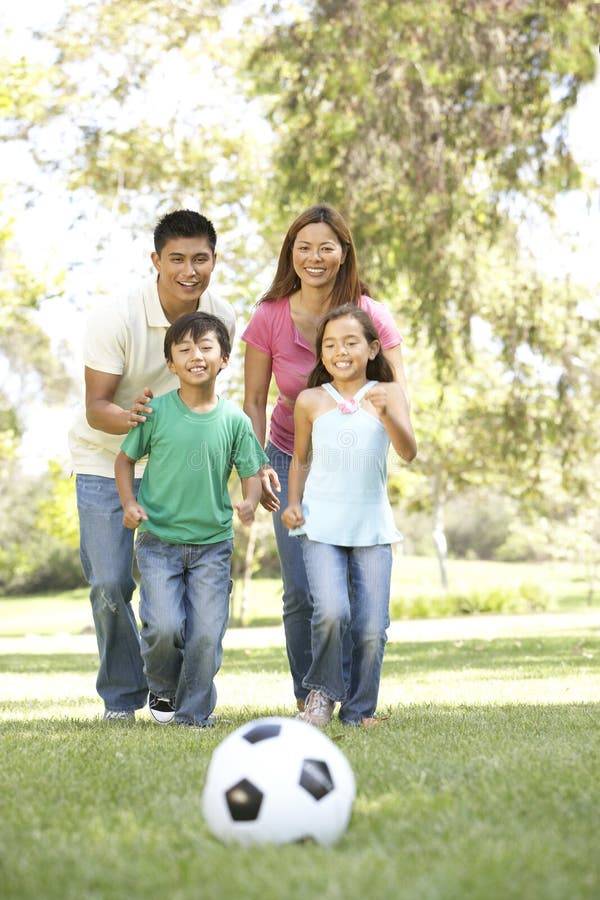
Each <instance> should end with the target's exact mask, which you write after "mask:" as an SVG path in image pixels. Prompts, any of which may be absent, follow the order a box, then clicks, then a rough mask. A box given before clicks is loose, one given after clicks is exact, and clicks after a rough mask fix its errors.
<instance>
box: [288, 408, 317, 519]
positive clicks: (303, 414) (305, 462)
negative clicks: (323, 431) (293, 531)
mask: <svg viewBox="0 0 600 900" xmlns="http://www.w3.org/2000/svg"><path fill="white" fill-rule="evenodd" d="M309 393H311V391H302V392H301V393H300V394H299V395H298V399H297V400H296V405H295V407H294V455H293V457H292V462H291V464H290V471H289V476H288V506H287V508H286V509H285V510H284V511H283V513H282V515H281V521H282V522H283V524H284V525H285V526H286V528H296V527H297V526H298V525H303V524H304V516H303V514H302V505H301V503H302V497H303V496H304V486H305V485H306V479H307V478H308V473H309V472H310V445H311V437H312V419H313V417H312V414H311V412H310V404H309V402H308V400H307V394H309Z"/></svg>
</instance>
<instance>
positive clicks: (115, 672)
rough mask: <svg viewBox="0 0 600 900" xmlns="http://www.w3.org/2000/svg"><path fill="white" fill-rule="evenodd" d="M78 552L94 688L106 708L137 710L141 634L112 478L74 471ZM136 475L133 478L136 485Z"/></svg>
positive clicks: (141, 685) (142, 697) (142, 683)
mask: <svg viewBox="0 0 600 900" xmlns="http://www.w3.org/2000/svg"><path fill="white" fill-rule="evenodd" d="M75 486H76V492H77V509H78V512H79V554H80V557H81V565H82V567H83V573H84V575H85V577H86V579H87V581H88V582H89V584H90V586H91V590H90V601H91V605H92V615H93V617H94V625H95V628H96V640H97V643H98V655H99V665H98V677H97V679H96V689H97V691H98V693H99V695H100V696H101V697H102V699H103V700H104V705H105V707H106V709H109V710H134V709H140V708H141V707H142V706H144V704H145V703H146V698H147V696H148V687H147V685H146V679H145V677H144V670H143V664H142V657H141V655H140V637H139V631H138V626H137V622H136V617H135V614H134V612H133V609H132V607H131V597H132V595H133V591H134V589H135V581H134V579H133V575H132V567H133V531H131V530H130V529H129V528H125V527H124V525H123V510H122V508H121V501H120V500H119V494H118V492H117V486H116V483H115V480H114V478H105V477H102V476H99V475H77V476H76V479H75ZM138 487H139V480H136V482H135V490H136V491H137V489H138Z"/></svg>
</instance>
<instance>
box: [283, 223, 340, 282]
mask: <svg viewBox="0 0 600 900" xmlns="http://www.w3.org/2000/svg"><path fill="white" fill-rule="evenodd" d="M345 258H346V251H345V249H344V247H342V245H341V244H340V241H339V239H338V236H337V235H336V233H335V231H334V230H333V228H331V227H330V226H329V225H327V224H326V223H325V222H314V223H311V224H310V225H305V226H304V228H301V229H300V231H299V232H298V234H297V235H296V240H295V241H294V244H293V247H292V263H293V266H294V271H295V272H296V275H297V276H298V278H299V279H300V281H301V283H302V285H305V286H306V287H311V288H320V289H327V290H328V291H331V290H332V289H333V286H334V284H335V280H336V278H337V274H338V272H339V270H340V266H341V265H342V263H343V262H344V259H345Z"/></svg>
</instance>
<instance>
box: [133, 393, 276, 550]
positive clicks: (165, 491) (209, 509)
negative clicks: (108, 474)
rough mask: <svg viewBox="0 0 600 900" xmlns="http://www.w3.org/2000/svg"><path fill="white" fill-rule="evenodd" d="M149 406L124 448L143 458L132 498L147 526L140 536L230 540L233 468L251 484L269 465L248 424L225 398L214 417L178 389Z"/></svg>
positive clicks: (205, 541)
mask: <svg viewBox="0 0 600 900" xmlns="http://www.w3.org/2000/svg"><path fill="white" fill-rule="evenodd" d="M151 406H152V408H153V410H154V412H153V413H152V414H151V415H149V416H148V418H147V419H146V421H145V422H144V423H142V424H141V425H138V427H137V428H132V429H131V431H130V432H129V434H128V435H127V436H126V438H125V440H124V441H123V443H122V445H121V449H122V450H123V452H124V453H125V454H126V455H127V456H129V457H130V459H135V460H138V459H141V458H142V457H143V456H146V455H147V456H148V463H147V465H146V469H145V471H144V475H143V478H142V482H141V485H140V490H139V493H138V498H137V499H138V503H139V504H140V505H141V506H143V507H144V509H145V510H146V512H147V514H148V520H147V521H145V522H141V523H140V526H139V529H138V530H139V531H151V532H152V534H155V535H156V536H157V537H159V538H160V539H161V540H163V541H167V542H168V543H171V544H214V543H216V542H217V541H225V540H227V539H229V538H232V537H233V524H232V517H233V508H232V505H231V499H230V497H229V491H228V489H227V481H228V479H229V475H230V474H231V470H232V468H233V467H234V466H235V468H236V471H237V473H238V475H239V477H240V478H248V477H250V476H251V475H255V474H256V472H258V470H259V469H260V468H261V466H263V465H264V464H265V463H266V462H268V458H267V456H266V454H265V452H264V451H263V449H262V447H261V446H260V444H259V443H258V441H257V439H256V436H255V434H254V432H253V430H252V424H251V422H250V419H249V418H248V416H247V415H246V414H245V413H244V412H242V410H241V409H239V408H238V407H237V406H235V404H233V403H231V402H230V401H229V400H225V399H223V398H222V397H219V400H218V403H217V405H216V407H215V408H214V409H213V410H212V411H211V412H209V413H195V412H192V410H190V409H188V407H187V406H186V405H185V403H183V402H182V400H181V399H180V397H179V394H178V392H177V391H171V392H169V393H168V394H163V395H162V396H160V397H155V398H154V399H153V400H152V402H151Z"/></svg>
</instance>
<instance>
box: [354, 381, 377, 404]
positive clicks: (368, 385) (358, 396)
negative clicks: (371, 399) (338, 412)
mask: <svg viewBox="0 0 600 900" xmlns="http://www.w3.org/2000/svg"><path fill="white" fill-rule="evenodd" d="M374 384H377V382H376V381H367V383H366V384H363V386H362V387H361V388H360V389H359V390H358V391H357V392H356V393H355V395H354V399H355V400H356V402H357V403H360V401H361V400H362V398H363V397H364V396H365V394H366V393H367V392H368V391H370V390H371V388H372V387H373V385H374Z"/></svg>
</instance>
